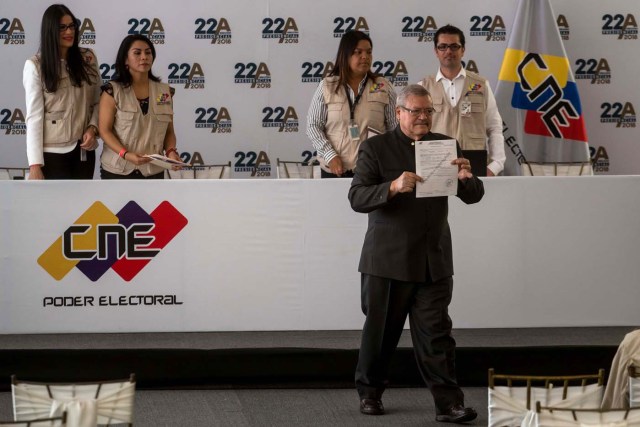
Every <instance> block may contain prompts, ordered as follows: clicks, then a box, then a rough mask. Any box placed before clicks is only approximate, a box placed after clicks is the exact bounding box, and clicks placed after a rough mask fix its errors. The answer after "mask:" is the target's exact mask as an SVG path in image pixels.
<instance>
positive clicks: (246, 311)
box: [0, 176, 640, 334]
mask: <svg viewBox="0 0 640 427" xmlns="http://www.w3.org/2000/svg"><path fill="white" fill-rule="evenodd" d="M349 184H350V180H348V179H345V180H322V181H321V180H258V181H251V180H196V181H193V180H190V181H189V180H178V181H175V180H172V181H168V180H166V181H163V182H155V183H152V182H127V181H119V182H117V181H95V182H86V181H85V182H69V181H68V182H60V181H58V182H55V181H47V182H24V181H0V200H5V201H6V200H11V205H9V204H3V205H2V208H0V242H2V245H0V273H1V274H0V333H4V334H6V333H43V332H124V331H126V332H138V331H150V332H155V331H242V330H331V329H338V330H339V329H346V330H350V329H360V328H361V327H362V323H363V320H364V316H363V315H362V313H361V312H360V275H359V273H358V272H357V265H358V260H359V256H360V249H361V245H362V241H363V238H364V233H365V230H366V218H367V217H366V215H363V214H357V213H355V212H353V211H352V210H351V208H350V207H349V203H348V201H347V191H348V187H349ZM639 185H640V177H638V176H619V177H616V176H612V177H566V178H525V177H523V178H519V177H505V178H494V179H486V180H485V187H486V195H485V197H484V199H483V200H482V201H481V202H480V203H478V204H475V205H471V206H467V205H464V204H463V203H462V202H461V201H459V200H458V199H456V198H451V199H450V223H451V229H452V236H453V249H454V266H455V276H454V283H455V284H454V297H453V303H452V306H451V317H452V318H453V320H454V324H455V326H456V327H459V328H504V327H551V326H623V325H640V311H639V310H638V308H637V307H638V301H640V287H639V286H638V277H640V262H638V256H637V242H638V241H640V228H639V227H638V220H637V212H639V211H640V196H638V191H637V188H638V186H639ZM34 201H38V202H37V203H36V202H34ZM132 201H133V202H135V203H136V204H137V205H139V207H140V210H141V212H143V213H144V212H147V213H151V212H153V211H154V210H155V209H156V208H157V207H158V206H159V205H160V204H161V203H162V202H163V201H167V202H169V203H170V204H171V205H172V206H173V207H174V208H175V210H176V211H177V212H179V214H175V215H169V214H168V213H167V212H164V213H160V214H158V213H156V214H154V215H155V216H154V218H155V219H154V220H153V221H151V220H148V219H145V218H144V215H143V216H140V215H138V217H137V218H138V219H137V220H136V222H137V223H142V224H144V223H154V224H155V225H156V228H157V229H158V230H163V229H165V228H166V227H170V226H172V225H176V224H179V223H180V217H181V216H182V217H184V218H185V219H186V220H187V222H188V223H187V224H186V226H185V227H184V228H183V229H182V230H180V231H179V233H177V235H175V237H174V238H173V239H172V240H170V241H169V242H168V244H166V246H163V248H162V250H161V251H160V252H159V253H158V255H156V256H155V257H154V258H152V259H151V260H150V261H149V262H148V264H146V265H144V266H143V268H141V269H140V270H139V272H138V273H137V274H135V275H134V277H133V278H132V279H131V280H125V279H123V278H122V277H121V276H120V275H119V274H117V273H116V271H123V270H126V269H125V268H122V267H120V268H117V267H114V266H115V264H114V266H111V264H109V265H108V266H107V269H106V272H105V274H104V275H103V276H101V277H100V278H99V279H97V280H95V281H92V280H89V278H88V277H87V276H86V275H85V274H84V273H83V272H82V271H81V270H80V269H79V268H78V265H79V264H78V265H76V266H75V267H74V265H75V264H74V265H71V266H70V267H69V269H68V271H67V272H66V274H63V275H62V277H60V278H59V280H56V279H54V278H53V277H52V275H51V274H50V271H53V270H56V269H59V268H60V266H62V265H63V264H65V263H67V262H68V261H65V260H64V259H63V258H62V253H61V249H60V247H59V246H56V243H55V242H56V241H57V240H58V239H59V238H60V237H61V236H62V235H63V233H64V232H65V230H67V228H68V227H69V226H71V225H72V224H74V223H77V224H91V230H94V231H95V229H96V228H97V226H98V225H100V224H113V223H120V224H127V223H128V221H130V220H131V218H133V215H132V213H131V211H129V212H120V211H121V210H122V209H123V207H125V206H126V205H127V204H129V203H130V202H132ZM98 202H99V203H100V204H102V205H104V210H103V211H97V210H92V209H91V207H92V206H93V205H94V204H95V203H98ZM113 214H119V215H120V218H119V219H118V218H114V217H113ZM159 233H161V234H162V233H164V232H163V231H159ZM73 249H75V250H79V249H83V250H87V251H93V250H95V249H96V238H95V237H93V240H91V239H88V240H84V241H83V240H82V237H81V236H79V237H76V239H75V240H74V241H73ZM43 257H48V258H47V259H46V260H45V259H44V258H43ZM129 257H130V252H127V253H126V254H125V258H129ZM125 261H126V262H128V263H129V267H130V266H131V265H132V264H133V262H132V261H130V260H125ZM109 266H111V268H109ZM154 295H170V296H175V300H176V301H178V302H182V304H179V305H175V304H169V305H166V304H163V305H159V304H153V305H144V304H140V305H122V304H120V303H119V301H120V298H124V301H125V302H129V301H130V297H131V296H134V298H135V297H136V296H147V297H152V296H154ZM65 297H66V298H67V301H71V299H70V298H75V297H78V298H79V300H77V301H79V302H82V303H83V304H81V305H77V304H75V305H72V306H69V305H67V306H59V304H58V306H56V305H55V304H53V305H52V304H51V303H52V302H54V301H56V302H57V303H61V302H62V301H64V299H63V298H65ZM84 297H93V298H94V299H93V305H86V304H84V301H85V300H84V299H83V298H84ZM101 297H102V298H103V299H104V301H109V300H108V298H109V297H111V298H112V301H113V302H117V304H116V305H109V303H107V304H106V305H100V304H99V302H100V298H101ZM54 298H55V299H54ZM170 298H171V297H170Z"/></svg>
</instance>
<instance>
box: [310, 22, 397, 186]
mask: <svg viewBox="0 0 640 427" xmlns="http://www.w3.org/2000/svg"><path fill="white" fill-rule="evenodd" d="M372 51H373V42H372V41H371V38H370V37H369V36H368V35H367V34H365V33H363V32H362V31H349V32H347V33H345V34H344V35H343V36H342V39H341V40H340V46H339V47H338V54H337V55H336V61H335V65H334V68H333V70H332V71H331V73H330V74H329V76H328V77H327V78H325V79H323V80H322V81H321V82H320V84H319V85H318V89H317V90H316V92H315V94H314V95H313V99H312V100H311V106H310V107H309V114H308V115H307V136H308V137H309V139H311V142H312V144H313V147H314V148H315V149H316V151H317V154H318V160H319V161H320V166H321V168H322V172H321V173H322V177H323V178H335V177H352V176H353V170H354V168H355V166H356V159H357V156H358V148H359V147H360V143H361V142H362V141H364V140H365V139H366V138H367V133H368V128H373V129H375V130H376V131H377V132H379V133H382V132H384V131H386V130H392V129H394V128H395V127H396V125H397V123H398V122H397V118H396V111H395V104H396V100H395V96H396V95H395V92H394V90H393V88H392V87H391V85H390V84H389V82H388V81H387V80H385V79H384V78H383V77H380V76H378V75H376V74H374V73H372V72H371V63H372V60H373V57H372Z"/></svg>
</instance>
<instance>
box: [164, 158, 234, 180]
mask: <svg viewBox="0 0 640 427" xmlns="http://www.w3.org/2000/svg"><path fill="white" fill-rule="evenodd" d="M230 175H231V162H227V163H223V164H219V165H200V166H197V165H191V166H188V167H183V168H182V169H180V170H177V171H174V170H172V169H167V171H166V175H165V176H166V177H167V178H169V179H228V178H229V177H230Z"/></svg>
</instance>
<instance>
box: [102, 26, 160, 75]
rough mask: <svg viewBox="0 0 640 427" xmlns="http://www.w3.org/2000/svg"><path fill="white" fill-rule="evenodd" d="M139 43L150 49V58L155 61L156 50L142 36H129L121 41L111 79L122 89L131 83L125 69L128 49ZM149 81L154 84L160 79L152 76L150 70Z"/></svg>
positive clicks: (127, 70)
mask: <svg viewBox="0 0 640 427" xmlns="http://www.w3.org/2000/svg"><path fill="white" fill-rule="evenodd" d="M137 41H141V42H145V43H146V44H147V45H148V46H149V48H151V56H152V57H153V61H154V62H155V60H156V48H155V47H153V43H151V40H149V39H148V38H147V37H146V36H143V35H142V34H130V35H128V36H127V37H125V38H124V40H122V43H120V48H119V49H118V55H117V56H116V70H115V73H114V74H113V78H112V79H111V80H112V81H114V82H118V83H120V84H122V85H123V86H124V87H128V86H131V83H133V78H132V77H131V73H130V72H129V69H128V68H127V56H128V55H129V49H131V45H133V43H135V42H137ZM149 79H150V80H153V81H154V82H159V81H160V78H159V77H156V76H154V75H153V73H152V72H151V70H149Z"/></svg>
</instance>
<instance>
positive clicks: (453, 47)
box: [436, 43, 462, 52]
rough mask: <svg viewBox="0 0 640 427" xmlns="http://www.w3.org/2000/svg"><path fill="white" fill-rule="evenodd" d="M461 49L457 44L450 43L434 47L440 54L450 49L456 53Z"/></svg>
mask: <svg viewBox="0 0 640 427" xmlns="http://www.w3.org/2000/svg"><path fill="white" fill-rule="evenodd" d="M461 47H462V45H459V44H458V43H451V44H445V43H442V44H439V45H438V46H436V49H438V50H439V51H440V52H444V51H446V50H447V49H451V52H457V51H459V50H460V48H461Z"/></svg>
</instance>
